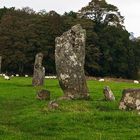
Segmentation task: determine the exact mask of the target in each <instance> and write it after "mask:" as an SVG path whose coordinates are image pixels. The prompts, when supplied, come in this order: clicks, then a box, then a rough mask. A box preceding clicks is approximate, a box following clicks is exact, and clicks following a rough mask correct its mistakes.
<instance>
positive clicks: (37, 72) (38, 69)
mask: <svg viewBox="0 0 140 140" xmlns="http://www.w3.org/2000/svg"><path fill="white" fill-rule="evenodd" d="M42 61H43V54H42V53H38V54H37V55H36V57H35V64H34V74H33V81H32V84H33V86H43V85H44V78H45V68H44V67H43V66H42Z"/></svg>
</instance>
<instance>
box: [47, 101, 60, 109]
mask: <svg viewBox="0 0 140 140" xmlns="http://www.w3.org/2000/svg"><path fill="white" fill-rule="evenodd" d="M58 107H59V104H58V103H57V102H56V101H55V100H53V101H50V102H49V104H48V108H49V109H50V110H53V109H57V108H58Z"/></svg>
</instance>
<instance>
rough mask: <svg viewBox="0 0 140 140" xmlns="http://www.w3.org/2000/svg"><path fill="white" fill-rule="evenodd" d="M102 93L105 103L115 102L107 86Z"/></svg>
mask: <svg viewBox="0 0 140 140" xmlns="http://www.w3.org/2000/svg"><path fill="white" fill-rule="evenodd" d="M103 93H104V96H105V100H106V101H114V100H115V96H114V94H113V92H112V91H111V89H110V87H109V86H106V87H105V88H104V89H103Z"/></svg>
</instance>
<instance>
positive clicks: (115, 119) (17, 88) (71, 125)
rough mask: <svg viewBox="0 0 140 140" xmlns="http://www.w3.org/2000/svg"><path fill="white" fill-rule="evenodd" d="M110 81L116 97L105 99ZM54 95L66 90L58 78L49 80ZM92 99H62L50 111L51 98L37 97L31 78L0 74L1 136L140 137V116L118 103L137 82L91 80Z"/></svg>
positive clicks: (6, 139) (16, 139)
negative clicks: (6, 76)
mask: <svg viewBox="0 0 140 140" xmlns="http://www.w3.org/2000/svg"><path fill="white" fill-rule="evenodd" d="M105 85H109V86H110V87H111V89H112V90H113V92H114V94H115V96H116V101H115V102H106V101H103V100H102V99H103V93H102V90H103V87H104V86H105ZM45 86H46V89H48V90H50V91H51V99H56V98H58V97H60V96H61V95H63V94H62V91H61V89H60V87H59V84H58V81H57V80H46V84H45ZM88 87H89V89H90V96H91V100H89V101H82V100H78V101H59V109H57V110H52V111H49V110H48V108H47V104H48V102H47V101H39V100H36V98H35V97H36V93H35V89H34V88H33V87H32V86H31V78H18V77H17V78H13V79H12V80H10V81H6V80H4V79H3V78H0V140H139V139H140V133H139V132H140V116H139V115H138V114H137V112H134V111H121V110H119V109H118V103H119V100H120V98H121V93H122V90H123V89H124V88H140V85H136V84H133V83H118V82H103V83H101V82H98V81H88Z"/></svg>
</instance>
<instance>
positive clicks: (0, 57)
mask: <svg viewBox="0 0 140 140" xmlns="http://www.w3.org/2000/svg"><path fill="white" fill-rule="evenodd" d="M1 65H2V56H0V73H1Z"/></svg>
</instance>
